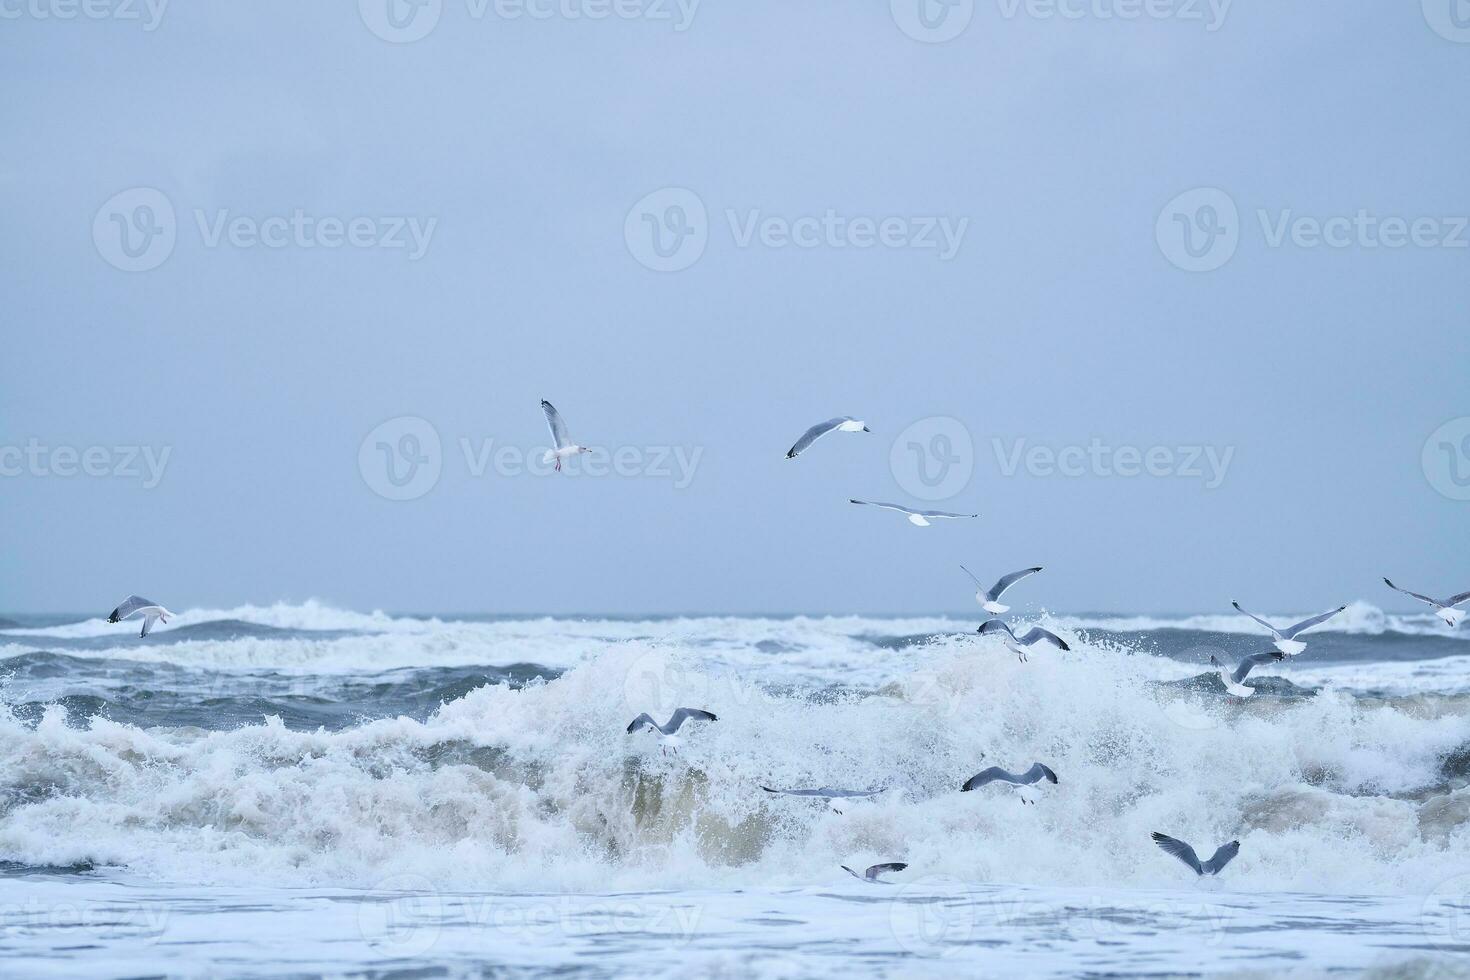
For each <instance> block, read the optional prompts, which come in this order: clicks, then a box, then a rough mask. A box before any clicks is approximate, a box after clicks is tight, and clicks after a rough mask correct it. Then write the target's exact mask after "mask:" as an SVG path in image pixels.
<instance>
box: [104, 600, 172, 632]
mask: <svg viewBox="0 0 1470 980" xmlns="http://www.w3.org/2000/svg"><path fill="white" fill-rule="evenodd" d="M172 615H173V613H171V612H169V611H168V610H167V609H165V608H163V607H162V606H160V605H159V604H158V603H156V602H153V601H151V600H149V599H144V598H143V597H142V596H136V595H130V596H128V597H127V598H126V599H124V600H123V601H122V602H121V603H119V604H118V607H117V608H116V609H114V610H113V611H112V612H111V613H110V614H109V615H108V617H107V621H108V622H109V623H120V622H122V621H123V620H125V619H136V618H138V617H139V616H141V617H142V618H143V631H142V632H141V633H139V634H138V636H140V637H143V636H147V635H148V631H149V630H151V629H152V628H153V624H154V623H157V622H160V621H162V622H165V623H167V622H168V618H169V617H170V616H172Z"/></svg>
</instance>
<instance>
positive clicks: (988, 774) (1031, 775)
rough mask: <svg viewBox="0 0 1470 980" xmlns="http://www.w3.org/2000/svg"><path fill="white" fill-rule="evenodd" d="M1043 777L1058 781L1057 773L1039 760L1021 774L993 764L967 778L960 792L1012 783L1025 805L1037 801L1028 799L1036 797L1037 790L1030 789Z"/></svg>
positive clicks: (1053, 781)
mask: <svg viewBox="0 0 1470 980" xmlns="http://www.w3.org/2000/svg"><path fill="white" fill-rule="evenodd" d="M1043 779H1045V780H1046V781H1047V782H1049V783H1055V782H1056V781H1057V774H1056V773H1054V772H1052V771H1051V769H1049V768H1048V767H1046V766H1044V765H1042V764H1041V763H1039V762H1033V763H1032V764H1031V768H1030V769H1027V770H1026V771H1025V772H1023V773H1021V774H1020V775H1019V776H1018V775H1016V774H1015V773H1013V772H1007V771H1006V770H1004V769H1002V768H1001V767H1000V766H991V767H990V768H989V769H982V770H981V771H980V772H977V773H976V774H975V775H973V776H971V777H970V778H969V779H967V780H965V783H964V785H963V786H961V787H960V792H961V793H968V792H970V790H972V789H979V788H980V787H981V786H984V785H986V784H988V783H994V782H1002V783H1010V784H1011V785H1012V786H1013V787H1015V789H1016V792H1017V793H1018V794H1020V797H1021V803H1022V804H1023V805H1024V804H1026V803H1035V802H1036V800H1035V799H1028V797H1034V796H1035V792H1036V791H1035V790H1032V789H1030V787H1031V786H1032V785H1033V784H1035V783H1039V782H1041V781H1042V780H1043Z"/></svg>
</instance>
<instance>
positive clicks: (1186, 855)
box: [1150, 613, 1250, 875]
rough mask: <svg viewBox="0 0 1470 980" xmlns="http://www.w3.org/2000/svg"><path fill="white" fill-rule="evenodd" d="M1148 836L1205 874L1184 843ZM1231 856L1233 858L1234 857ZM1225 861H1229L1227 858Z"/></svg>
mask: <svg viewBox="0 0 1470 980" xmlns="http://www.w3.org/2000/svg"><path fill="white" fill-rule="evenodd" d="M1246 615H1247V616H1249V615H1250V613H1246ZM1150 836H1151V837H1153V839H1154V843H1155V844H1157V845H1159V849H1160V850H1162V851H1163V852H1164V853H1165V854H1172V855H1174V856H1175V857H1177V858H1178V859H1179V860H1181V861H1183V862H1184V863H1185V864H1187V865H1189V866H1190V867H1191V868H1193V869H1194V873H1195V874H1197V875H1202V874H1204V873H1205V869H1204V868H1203V867H1202V866H1201V865H1200V863H1199V855H1197V854H1195V853H1194V848H1192V847H1190V846H1189V845H1188V844H1186V843H1184V841H1182V840H1177V839H1176V838H1173V837H1170V836H1169V835H1167V834H1161V833H1159V832H1158V831H1154V832H1153V833H1152V834H1151V835H1150ZM1216 856H1217V857H1218V856H1219V852H1218V851H1217V852H1216ZM1231 856H1232V857H1233V856H1234V855H1231ZM1227 860H1229V859H1228V858H1227ZM1221 867H1224V865H1221Z"/></svg>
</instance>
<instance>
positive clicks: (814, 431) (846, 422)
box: [786, 415, 873, 459]
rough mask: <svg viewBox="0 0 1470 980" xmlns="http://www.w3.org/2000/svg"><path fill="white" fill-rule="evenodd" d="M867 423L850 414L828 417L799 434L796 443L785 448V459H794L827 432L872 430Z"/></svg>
mask: <svg viewBox="0 0 1470 980" xmlns="http://www.w3.org/2000/svg"><path fill="white" fill-rule="evenodd" d="M872 431H873V430H872V429H870V428H868V424H867V423H866V422H864V421H862V420H861V419H855V418H853V417H852V416H851V415H843V416H841V417H840V418H835V419H828V420H827V421H825V422H818V423H817V424H816V425H814V426H812V427H811V428H810V429H807V430H806V431H805V432H803V433H802V434H801V438H800V439H798V440H796V445H794V446H792V447H791V448H790V449H788V450H786V458H787V459H795V458H796V457H798V456H800V455H801V454H802V453H803V452H805V451H806V448H807V447H808V446H810V445H811V444H812V443H814V442H816V441H817V440H818V439H820V438H822V437H823V436H824V435H826V434H827V433H829V432H872Z"/></svg>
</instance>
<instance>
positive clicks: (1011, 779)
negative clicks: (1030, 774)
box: [960, 766, 1020, 793]
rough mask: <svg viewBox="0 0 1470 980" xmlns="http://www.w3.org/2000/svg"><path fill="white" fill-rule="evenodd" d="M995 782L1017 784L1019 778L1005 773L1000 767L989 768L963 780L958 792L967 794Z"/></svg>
mask: <svg viewBox="0 0 1470 980" xmlns="http://www.w3.org/2000/svg"><path fill="white" fill-rule="evenodd" d="M996 780H1000V781H1002V782H1006V783H1019V782H1020V777H1018V776H1016V775H1015V774H1013V773H1009V772H1006V771H1005V770H1004V769H1002V768H1001V767H1000V766H991V767H990V768H989V769H982V770H980V771H979V772H977V773H975V775H973V776H971V777H970V778H969V779H967V780H965V782H964V785H962V786H961V787H960V792H961V793H968V792H970V790H972V789H979V788H980V787H981V786H985V785H987V784H989V783H993V782H995V781H996Z"/></svg>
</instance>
